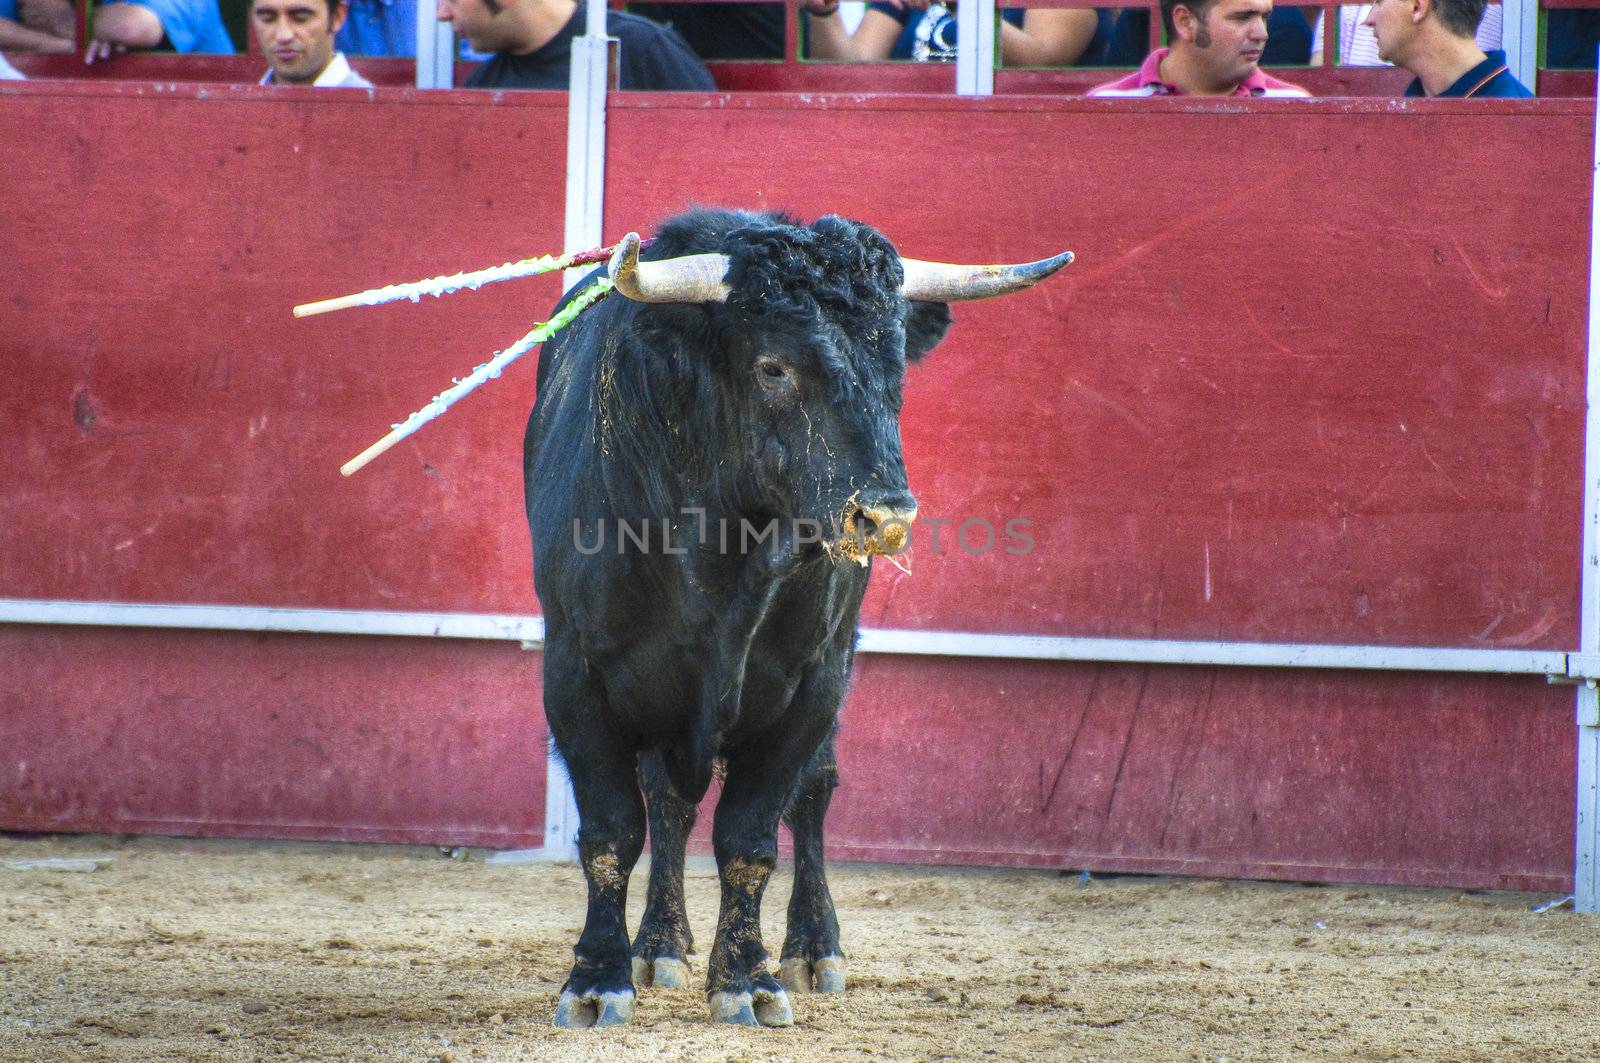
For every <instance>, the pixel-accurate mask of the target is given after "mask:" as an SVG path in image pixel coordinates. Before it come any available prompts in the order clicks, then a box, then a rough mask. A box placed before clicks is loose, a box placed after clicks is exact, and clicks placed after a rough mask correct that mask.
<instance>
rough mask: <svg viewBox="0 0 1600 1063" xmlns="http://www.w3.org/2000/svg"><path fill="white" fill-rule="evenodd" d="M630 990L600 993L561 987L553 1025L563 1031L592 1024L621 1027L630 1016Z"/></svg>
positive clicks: (578, 1028)
mask: <svg viewBox="0 0 1600 1063" xmlns="http://www.w3.org/2000/svg"><path fill="white" fill-rule="evenodd" d="M633 1001H634V997H633V991H632V990H629V989H624V990H620V991H616V992H610V993H601V992H598V991H594V990H591V991H590V992H587V993H581V994H580V993H574V992H573V991H572V990H570V989H565V990H562V992H561V999H560V1000H558V1001H556V1025H557V1026H559V1027H561V1028H562V1029H564V1030H586V1029H588V1028H589V1027H591V1026H621V1025H622V1024H623V1023H625V1022H628V1021H629V1020H631V1019H632V1018H633Z"/></svg>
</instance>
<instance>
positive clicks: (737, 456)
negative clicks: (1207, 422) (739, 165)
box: [609, 216, 1072, 565]
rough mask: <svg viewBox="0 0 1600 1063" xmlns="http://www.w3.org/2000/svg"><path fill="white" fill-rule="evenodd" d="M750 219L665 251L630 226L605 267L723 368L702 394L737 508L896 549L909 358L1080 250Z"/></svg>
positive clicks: (830, 538) (907, 510)
mask: <svg viewBox="0 0 1600 1063" xmlns="http://www.w3.org/2000/svg"><path fill="white" fill-rule="evenodd" d="M743 220H746V221H751V222H761V223H762V224H751V225H748V226H746V227H743V228H735V229H733V230H732V231H729V232H727V233H726V234H725V235H724V236H723V239H722V248H723V249H722V250H720V251H718V252H716V253H710V254H685V255H678V256H676V257H671V258H665V259H662V260H657V261H640V258H639V246H640V241H639V237H638V235H637V234H633V233H630V234H629V235H628V236H626V237H624V238H623V240H622V241H621V242H620V243H619V244H618V246H617V250H616V253H615V254H614V255H613V257H612V259H611V263H610V267H609V272H610V276H611V280H612V282H613V283H614V284H615V286H616V289H617V290H618V291H619V292H621V293H622V294H623V295H625V296H627V297H628V298H629V299H633V300H636V301H638V302H642V303H649V304H663V306H662V307H661V309H660V310H659V311H657V310H654V309H652V310H649V311H641V313H640V315H639V316H638V318H637V319H636V320H637V323H638V324H639V326H640V327H641V329H643V330H644V331H647V332H652V333H654V334H655V335H656V336H657V337H658V338H667V337H671V338H672V339H673V340H676V341H677V342H680V343H681V342H682V337H683V335H684V333H685V331H686V327H687V331H689V332H692V333H694V334H695V335H696V336H698V337H700V341H699V342H698V343H696V344H694V345H693V346H695V347H698V348H700V349H699V350H697V351H695V352H693V353H690V352H688V351H685V352H683V355H682V356H686V357H690V358H695V357H705V358H707V359H708V360H709V362H710V364H711V366H712V370H713V372H714V374H715V376H716V380H717V382H716V386H715V393H714V397H713V396H711V395H706V394H704V393H702V394H701V395H698V396H696V401H699V402H702V403H703V402H705V401H706V400H710V402H711V403H712V404H714V405H715V406H716V407H717V412H716V415H715V426H714V427H712V426H709V425H708V427H707V431H709V433H710V439H708V440H707V441H706V444H707V445H708V446H710V445H713V444H712V443H711V440H713V439H714V440H717V441H719V443H718V444H717V445H720V446H725V447H728V450H727V452H725V453H723V454H719V455H718V463H719V465H722V466H723V467H722V469H721V472H722V473H723V474H724V475H727V474H731V475H732V478H733V482H734V484H735V485H736V486H735V487H734V493H735V494H736V495H737V498H738V501H737V504H736V508H738V509H740V510H741V512H744V513H757V514H760V515H762V516H765V517H772V518H777V519H779V520H782V521H789V522H793V524H794V526H795V527H797V528H801V529H809V530H810V531H811V533H812V538H813V540H820V545H821V546H822V547H823V548H824V549H826V550H827V551H828V553H829V554H830V555H832V556H833V557H834V558H835V559H849V560H855V561H858V562H860V563H861V564H863V565H864V564H866V563H867V561H868V559H869V558H870V557H871V556H872V555H873V554H895V553H899V552H900V551H901V550H902V549H903V548H904V547H905V546H906V545H907V543H908V542H909V537H910V528H911V522H912V520H913V519H914V517H915V516H916V511H917V504H916V500H915V498H914V497H913V496H912V494H911V491H910V489H909V487H908V486H907V483H906V470H905V462H904V460H903V458H902V456H901V446H900V424H899V414H900V407H901V390H902V385H903V382H904V378H905V369H906V365H907V363H908V362H909V361H915V360H916V359H918V358H920V357H921V356H922V355H924V354H926V353H927V352H928V351H929V350H931V349H932V348H933V347H934V346H935V345H937V344H938V343H939V341H940V340H942V339H943V338H944V334H945V332H946V331H947V329H948V328H949V325H950V309H949V306H948V305H947V304H948V303H950V302H953V301H957V300H967V299H983V298H988V297H990V296H996V295H1005V294H1007V293H1009V292H1015V291H1020V290H1021V289H1023V288H1026V287H1028V286H1029V285H1031V284H1034V283H1035V282H1037V281H1039V280H1041V279H1043V278H1045V277H1048V276H1049V275H1050V274H1052V273H1054V272H1055V271H1056V270H1058V269H1060V268H1061V267H1062V266H1064V265H1066V264H1067V263H1069V262H1071V261H1072V254H1071V252H1064V253H1062V254H1060V255H1057V256H1055V257H1054V258H1049V259H1044V260H1042V261H1039V262H1032V263H1028V264H1026V265H1015V266H958V265H949V264H946V263H935V262H920V261H916V260H913V259H902V258H900V257H899V255H898V254H897V253H896V252H895V250H894V248H893V247H892V246H891V245H890V244H889V242H888V241H887V240H886V239H884V237H883V236H882V235H880V234H879V233H878V232H876V231H875V230H873V229H871V228H870V227H868V226H866V225H862V224H860V223H859V222H852V221H847V220H845V219H842V218H838V217H833V216H829V217H825V218H822V219H820V220H819V221H817V222H816V223H815V224H813V225H811V226H809V227H800V226H796V225H790V224H783V223H782V222H781V221H780V220H774V219H768V218H755V217H751V216H745V217H744V219H743ZM668 307H675V308H677V309H668ZM689 308H696V309H694V310H693V311H691V310H690V309H689ZM685 314H691V315H692V317H690V318H686V317H685V316H684V315H685ZM656 315H661V316H656ZM652 321H654V325H652ZM707 345H709V346H710V347H711V348H712V349H711V350H705V349H704V348H705V346H707ZM696 412H697V413H698V414H700V415H701V416H702V417H703V416H705V415H706V414H707V413H708V412H709V411H707V410H705V409H699V410H697V411H696ZM695 419H696V420H700V418H699V417H697V418H695ZM730 429H731V430H732V434H733V435H735V436H737V438H738V442H737V443H735V442H734V441H733V439H730V438H729V434H730V433H729V431H728V430H730ZM728 444H732V446H728ZM729 466H732V467H729ZM803 534H804V533H803V532H802V535H803Z"/></svg>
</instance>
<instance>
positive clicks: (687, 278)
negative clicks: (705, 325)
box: [607, 233, 729, 303]
mask: <svg viewBox="0 0 1600 1063" xmlns="http://www.w3.org/2000/svg"><path fill="white" fill-rule="evenodd" d="M607 272H608V273H609V274H610V276H611V283H612V284H614V285H616V287H617V291H619V292H621V293H622V294H623V295H626V296H627V297H628V298H629V299H633V300H636V301H638V302H641V303H720V302H724V301H725V300H726V299H727V298H728V291H729V289H728V286H727V284H725V283H723V280H722V278H723V277H724V276H726V275H727V272H728V256H727V255H716V254H712V255H680V256H678V257H677V258H668V259H663V260H662V261H660V262H640V261H639V234H638V233H629V234H628V235H627V236H624V237H623V238H622V239H621V240H618V241H617V249H616V250H615V251H613V252H612V253H611V265H610V266H609V267H608V269H607Z"/></svg>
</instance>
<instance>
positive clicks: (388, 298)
mask: <svg viewBox="0 0 1600 1063" xmlns="http://www.w3.org/2000/svg"><path fill="white" fill-rule="evenodd" d="M652 242H653V241H651V240H646V241H644V242H643V243H641V244H640V245H639V246H640V249H641V250H642V249H643V248H646V247H648V246H650V244H651V243H652ZM613 250H615V248H610V247H595V248H591V249H590V250H588V251H575V252H573V253H572V254H570V255H562V256H561V257H560V258H550V257H549V256H548V255H547V256H545V257H544V258H543V259H532V258H530V259H523V260H522V261H521V262H508V263H506V264H505V265H504V266H493V267H491V268H489V269H481V270H477V271H476V272H474V273H457V274H454V275H451V276H447V277H434V278H432V279H431V280H425V281H413V282H412V283H410V284H391V285H389V286H388V287H387V288H373V289H371V290H370V291H365V292H356V293H355V294H354V295H341V296H338V297H337V298H334V299H319V300H317V301H316V302H314V303H301V304H300V305H299V306H297V307H295V308H294V316H295V317H315V316H317V315H318V314H327V313H332V312H333V311H335V310H348V309H349V308H350V307H353V306H380V305H382V304H384V303H394V302H399V301H400V300H402V299H410V300H411V301H412V302H416V301H417V300H418V299H420V298H421V297H422V296H424V295H433V296H438V295H443V294H446V293H448V292H452V291H460V290H461V289H462V288H469V287H470V288H476V287H478V286H479V285H483V284H493V283H494V282H495V281H502V280H512V279H514V278H517V277H534V276H538V275H539V274H541V273H553V272H555V271H556V270H561V269H572V268H573V267H575V266H592V265H594V264H595V263H596V262H605V261H607V260H609V259H610V258H611V252H612V251H613Z"/></svg>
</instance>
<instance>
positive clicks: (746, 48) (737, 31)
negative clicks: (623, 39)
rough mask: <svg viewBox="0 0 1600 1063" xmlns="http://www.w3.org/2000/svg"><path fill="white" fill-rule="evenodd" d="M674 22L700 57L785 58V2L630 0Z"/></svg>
mask: <svg viewBox="0 0 1600 1063" xmlns="http://www.w3.org/2000/svg"><path fill="white" fill-rule="evenodd" d="M628 10H629V11H632V12H633V13H634V14H636V15H643V16H644V17H645V18H647V19H650V20H651V21H652V22H659V23H661V24H662V25H664V26H671V27H672V28H673V30H675V31H676V32H677V33H678V35H679V36H681V37H682V38H683V39H684V42H685V43H687V44H688V45H689V47H690V48H693V49H694V52H695V54H696V55H698V56H699V57H700V58H701V59H782V58H783V32H784V31H783V5H782V4H629V5H628Z"/></svg>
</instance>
